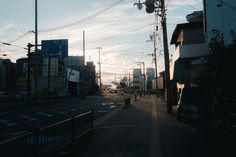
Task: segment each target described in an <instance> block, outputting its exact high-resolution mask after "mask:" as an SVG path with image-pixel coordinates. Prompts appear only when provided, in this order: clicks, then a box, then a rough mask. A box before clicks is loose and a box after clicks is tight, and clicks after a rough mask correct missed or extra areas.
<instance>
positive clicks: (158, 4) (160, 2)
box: [134, 0, 172, 113]
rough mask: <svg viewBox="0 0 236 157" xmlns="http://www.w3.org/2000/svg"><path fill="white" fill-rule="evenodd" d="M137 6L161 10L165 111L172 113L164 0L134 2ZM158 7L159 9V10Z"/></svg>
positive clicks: (147, 10)
mask: <svg viewBox="0 0 236 157" xmlns="http://www.w3.org/2000/svg"><path fill="white" fill-rule="evenodd" d="M134 5H137V6H138V9H139V10H141V9H142V5H146V12H147V13H153V12H154V13H156V14H158V13H159V11H160V12H161V15H160V16H161V25H162V30H163V33H162V34H163V45H164V59H165V83H166V95H167V113H172V105H171V102H170V98H171V95H170V68H169V67H170V65H169V50H168V39H167V29H166V12H165V11H166V10H165V0H146V1H145V2H142V3H141V2H140V1H139V2H138V3H134ZM159 8H160V9H161V10H159Z"/></svg>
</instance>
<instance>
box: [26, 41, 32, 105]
mask: <svg viewBox="0 0 236 157" xmlns="http://www.w3.org/2000/svg"><path fill="white" fill-rule="evenodd" d="M27 47H28V54H27V56H28V68H27V105H30V92H31V86H30V48H31V47H32V45H31V44H30V43H28V45H27Z"/></svg>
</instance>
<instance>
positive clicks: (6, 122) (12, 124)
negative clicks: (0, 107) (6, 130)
mask: <svg viewBox="0 0 236 157" xmlns="http://www.w3.org/2000/svg"><path fill="white" fill-rule="evenodd" d="M0 123H3V124H4V125H6V126H14V125H16V123H12V122H10V121H8V120H5V119H2V120H0Z"/></svg>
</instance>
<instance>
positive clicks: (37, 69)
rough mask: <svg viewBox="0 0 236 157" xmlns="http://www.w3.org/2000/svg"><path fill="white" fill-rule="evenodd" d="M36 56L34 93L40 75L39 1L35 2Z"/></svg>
mask: <svg viewBox="0 0 236 157" xmlns="http://www.w3.org/2000/svg"><path fill="white" fill-rule="evenodd" d="M35 56H36V66H35V67H34V68H35V69H34V73H35V78H34V86H35V89H34V92H37V89H38V74H39V55H38V0H35Z"/></svg>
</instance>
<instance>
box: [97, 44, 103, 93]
mask: <svg viewBox="0 0 236 157" xmlns="http://www.w3.org/2000/svg"><path fill="white" fill-rule="evenodd" d="M97 49H98V60H99V62H98V65H99V84H100V86H99V91H100V94H102V75H101V58H100V56H101V54H100V53H101V49H102V48H101V47H97Z"/></svg>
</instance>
